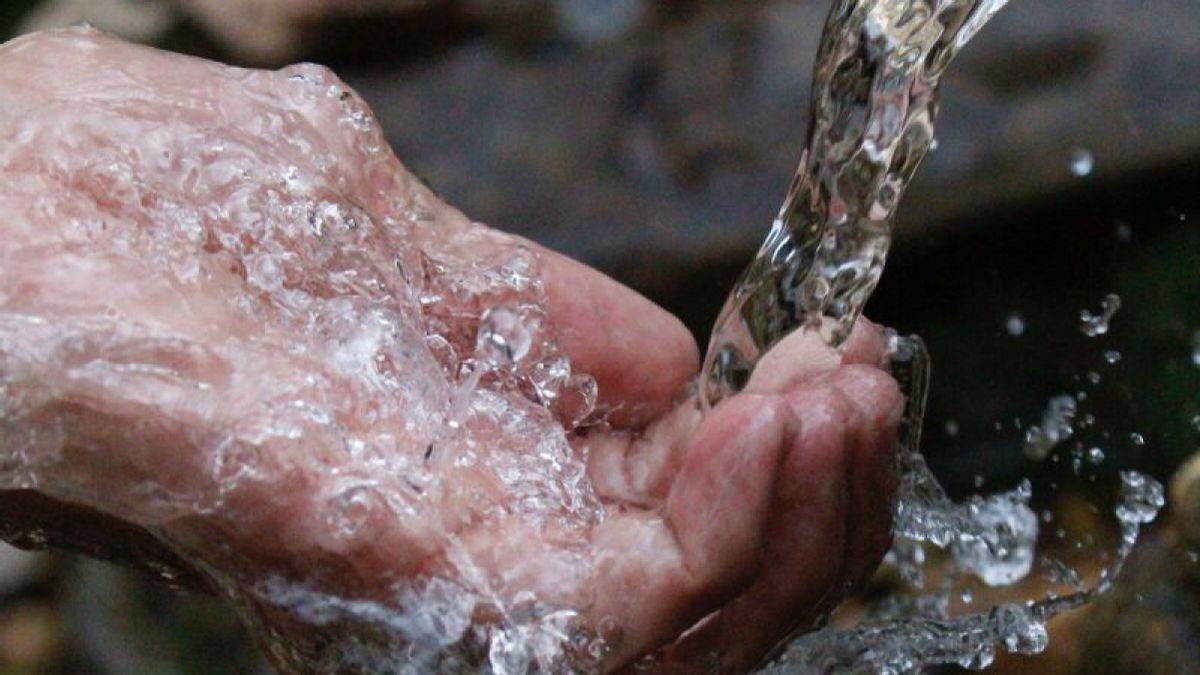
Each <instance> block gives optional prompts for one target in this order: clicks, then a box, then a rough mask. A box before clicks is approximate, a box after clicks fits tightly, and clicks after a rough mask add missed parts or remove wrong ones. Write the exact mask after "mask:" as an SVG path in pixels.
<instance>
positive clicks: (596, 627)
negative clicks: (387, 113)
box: [0, 30, 903, 672]
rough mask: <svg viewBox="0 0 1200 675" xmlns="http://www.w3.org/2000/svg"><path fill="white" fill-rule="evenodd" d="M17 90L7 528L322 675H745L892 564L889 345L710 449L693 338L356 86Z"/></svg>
mask: <svg viewBox="0 0 1200 675" xmlns="http://www.w3.org/2000/svg"><path fill="white" fill-rule="evenodd" d="M0 64H2V65H3V68H0V136H2V137H3V139H4V143H3V144H2V145H0V173H2V174H3V183H0V228H3V237H0V412H3V416H2V418H0V486H2V487H4V488H5V489H6V490H7V492H5V493H4V497H3V498H0V519H2V520H4V521H5V522H4V524H3V528H0V529H3V530H4V531H6V532H8V533H10V534H13V533H17V532H18V531H19V530H22V529H24V530H26V531H28V530H29V529H31V528H35V529H40V534H41V535H44V536H45V537H47V538H48V541H50V542H52V543H61V544H66V545H71V544H73V543H75V544H79V543H81V542H82V540H83V539H86V538H87V535H86V534H84V533H83V532H81V531H80V529H78V528H75V529H72V527H71V524H70V523H71V522H80V519H82V518H85V515H84V514H85V513H90V514H95V517H96V518H97V519H98V520H97V521H96V522H102V523H104V524H105V527H106V528H111V531H112V532H118V531H119V532H120V533H122V534H121V538H115V537H114V538H113V539H112V541H110V542H108V545H110V546H111V547H112V548H113V549H119V548H121V547H122V546H124V547H127V550H126V551H125V552H124V557H127V558H128V557H132V558H136V559H138V560H137V562H141V563H143V564H147V565H150V566H152V567H154V566H158V568H160V569H161V568H162V567H161V566H162V565H164V564H166V565H168V567H170V568H171V573H172V574H176V573H179V572H180V569H179V568H183V571H185V572H186V573H188V574H194V575H197V576H198V577H199V578H203V579H205V580H207V582H208V585H209V586H210V587H211V588H212V589H213V590H215V591H217V592H219V593H221V594H223V595H225V596H226V597H227V598H229V599H230V600H231V601H233V602H235V604H237V605H238V606H239V607H240V608H241V609H242V610H243V611H244V612H245V613H246V614H247V616H248V617H249V618H250V619H251V620H252V621H253V622H254V623H255V625H256V627H257V629H258V630H256V635H257V636H258V638H259V639H260V640H261V641H262V642H263V643H264V646H265V647H266V648H267V650H268V653H269V654H270V656H271V658H272V660H273V661H274V662H275V663H276V664H277V665H278V666H280V667H281V668H283V669H285V670H290V671H295V672H306V671H307V672H342V671H345V672H361V671H368V672H369V671H370V670H372V669H375V670H378V669H380V668H381V667H382V666H383V664H391V665H392V666H393V667H395V668H396V669H399V670H400V671H401V672H409V671H410V670H411V672H429V671H435V670H439V669H441V670H449V669H452V668H455V667H461V666H462V664H464V663H467V664H470V663H473V662H475V661H480V662H490V663H491V665H492V668H493V669H494V670H496V671H497V672H504V671H505V669H507V672H519V671H521V670H522V669H524V668H528V667H532V665H533V664H538V665H539V667H541V668H542V670H543V671H546V670H551V669H553V668H562V667H565V666H564V665H563V664H564V663H567V662H570V664H571V666H572V667H595V668H596V669H599V670H603V671H612V670H617V669H620V668H623V667H626V666H629V665H630V664H633V663H635V662H638V661H639V660H643V661H642V662H643V663H644V664H646V665H647V667H648V668H649V669H650V670H653V671H655V672H704V671H709V670H718V671H720V672H740V671H744V670H746V669H747V668H749V667H752V666H753V665H754V664H755V663H756V662H757V661H758V660H759V659H760V658H761V657H762V656H763V654H764V653H766V652H767V651H768V650H769V649H770V648H771V647H772V646H773V645H774V644H775V643H776V642H777V641H778V640H779V639H781V638H782V637H784V636H785V635H786V634H787V633H788V632H789V631H791V630H792V629H793V628H795V627H797V626H802V625H804V624H805V623H806V622H808V623H811V622H812V621H814V620H815V619H816V618H818V617H819V616H820V615H821V614H822V613H823V612H826V611H828V610H829V609H831V608H832V606H833V605H834V604H836V602H837V601H838V600H839V599H840V598H841V597H843V596H844V594H845V593H846V592H847V591H848V589H850V588H852V587H853V586H854V585H855V584H857V583H860V582H862V581H863V580H864V579H865V578H866V577H867V576H868V575H869V574H870V573H871V571H872V570H873V568H874V566H875V564H876V563H877V562H878V560H879V558H880V557H881V556H882V553H883V551H884V550H885V549H886V546H887V543H888V541H889V538H890V533H889V526H890V516H891V498H892V492H893V487H894V486H893V483H894V476H893V475H892V470H893V460H892V456H891V452H890V451H891V447H892V444H893V442H894V438H895V432H896V426H897V423H898V419H899V416H900V412H901V408H902V403H903V402H902V398H901V396H900V394H899V392H898V391H897V388H896V385H895V383H894V382H893V381H892V380H891V378H890V377H888V376H887V375H886V374H885V373H883V372H882V371H881V370H880V369H879V365H880V364H881V363H882V360H883V354H882V352H883V345H882V340H881V337H880V335H879V332H878V331H877V330H876V329H875V328H874V327H872V326H870V325H869V324H867V323H866V322H861V323H860V327H859V328H858V329H857V331H856V333H855V334H854V336H853V337H852V338H851V340H850V343H849V344H848V346H847V347H846V348H844V349H843V351H841V352H834V351H832V350H830V349H828V348H825V347H824V346H822V345H820V344H818V343H816V342H815V341H814V340H813V339H812V338H811V337H809V336H805V335H797V336H793V337H792V338H789V339H788V340H786V341H785V342H784V343H783V344H781V345H780V346H779V347H778V348H776V349H775V350H774V351H772V352H771V353H770V354H769V355H768V356H767V357H766V358H765V359H764V362H763V364H762V366H761V367H760V368H759V370H758V371H757V372H756V375H755V377H754V378H753V379H752V381H751V383H750V385H749V386H748V388H747V391H746V392H744V393H742V394H739V395H737V396H734V397H731V398H730V399H728V400H726V401H724V402H723V403H722V404H721V405H719V406H718V407H717V408H716V409H714V410H713V411H712V412H710V413H709V414H707V415H702V414H701V412H700V411H699V409H698V407H697V405H696V404H695V401H694V400H693V399H692V398H688V397H687V396H686V395H683V394H684V392H685V391H686V388H687V385H688V383H689V382H690V381H691V380H692V379H693V378H694V377H695V374H696V370H697V367H698V366H697V350H696V347H695V345H694V343H693V342H692V340H691V338H690V336H689V335H688V333H687V331H686V330H685V329H684V328H683V327H682V326H681V325H680V324H679V323H678V322H677V321H676V320H675V319H674V318H672V317H671V316H669V315H668V314H666V313H665V312H663V311H662V310H661V309H658V308H657V307H655V306H654V305H652V304H651V303H650V302H648V301H647V300H645V299H644V298H641V297H640V296H638V295H637V294H635V293H633V292H632V291H630V290H628V289H626V288H624V287H622V286H620V285H618V284H617V283H616V282H613V281H611V280H609V279H608V278H606V277H604V276H602V275H600V274H599V273H597V272H595V271H593V270H590V269H589V268H587V267H585V266H582V265H580V264H578V263H576V262H573V261H571V260H569V259H566V258H564V257H562V256H559V255H557V254H554V253H552V252H550V251H547V250H545V249H542V248H540V247H538V246H537V245H535V244H532V243H530V242H527V241H523V240H521V239H519V238H517V237H513V236H510V235H505V234H502V233H500V232H497V231H494V230H491V229H488V228H486V227H484V226H482V225H479V224H476V223H472V222H470V221H469V220H468V219H467V218H465V217H464V216H463V215H462V214H460V213H459V212H457V211H455V210H453V209H452V208H450V207H448V206H446V205H445V204H444V203H442V202H441V201H440V200H439V199H438V198H437V197H436V196H434V195H433V194H432V193H431V192H430V191H429V190H428V189H427V188H425V187H424V186H423V185H421V184H420V182H419V181H417V180H415V179H414V178H413V177H412V176H411V174H409V173H408V172H407V171H405V170H404V169H403V167H401V166H400V164H399V162H398V161H397V160H396V158H395V157H394V156H393V155H392V154H391V152H390V151H389V150H388V148H387V146H386V143H385V141H384V139H383V138H382V135H381V133H380V131H379V129H378V127H377V126H376V125H375V124H374V122H373V119H372V118H371V116H370V114H369V112H368V111H367V110H366V108H365V106H363V104H362V103H361V102H360V101H359V100H358V99H357V98H356V97H355V96H354V95H353V94H352V93H351V92H349V91H348V90H347V89H346V88H345V86H344V85H342V84H341V83H340V82H339V81H338V80H337V79H336V78H335V77H333V76H332V74H330V73H329V72H328V71H325V70H324V69H321V68H318V67H315V66H298V67H293V68H289V69H285V70H283V71H279V72H263V71H247V70H239V69H233V68H227V67H225V66H221V65H219V64H213V63H209V62H204V61H199V60H195V59H189V58H185V57H180V56H176V55H171V54H166V53H162V52H157V51H154V50H150V49H146V48H140V47H134V46H131V45H127V44H125V43H122V42H120V41H118V40H115V39H112V38H108V37H105V36H103V35H100V34H97V33H95V32H91V31H85V30H74V31H66V32H58V33H49V34H41V35H36V36H31V37H27V38H22V39H20V40H17V41H14V42H11V43H9V44H7V45H5V46H3V47H0ZM568 360H569V366H568V365H567V362H568ZM583 373H586V374H587V376H585V375H582V374H583ZM597 392H598V398H596V394H597ZM31 499H32V500H33V501H30V500H31ZM6 500H7V501H6ZM30 503H37V504H39V505H41V506H44V507H46V509H47V510H45V511H43V512H40V513H30V512H21V511H19V510H18V509H17V508H15V507H14V506H13V505H20V504H30ZM4 504H7V505H8V507H7V508H5V507H4ZM62 514H69V516H66V517H64V516H63V515H62ZM39 524H40V525H39ZM64 532H65V534H64ZM35 539H39V540H40V538H30V537H28V536H26V537H25V538H24V541H25V542H26V543H30V542H33V543H36V541H35ZM143 540H148V541H149V542H150V543H145V541H143ZM83 547H84V548H85V549H87V550H88V551H89V552H91V553H95V554H100V555H115V556H121V555H122V551H119V550H104V549H105V547H106V544H105V542H103V541H95V540H92V539H89V540H88V541H87V542H83ZM160 556H161V559H158V560H145V558H148V557H160ZM164 560H165V561H166V562H164ZM697 624H699V625H697ZM693 627H694V628H695V629H694V630H689V629H692V628H693ZM685 632H686V635H685ZM681 636H682V637H681ZM597 638H598V639H597ZM399 659H404V660H406V661H404V663H405V665H403V667H401V666H400V665H397V664H398V663H400V661H398V660H399ZM564 659H565V661H564ZM473 660H474V661H473ZM405 668H407V669H408V670H405Z"/></svg>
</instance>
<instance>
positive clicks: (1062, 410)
mask: <svg viewBox="0 0 1200 675" xmlns="http://www.w3.org/2000/svg"><path fill="white" fill-rule="evenodd" d="M1075 410H1076V403H1075V399H1074V398H1073V397H1072V396H1070V395H1068V394H1061V395H1059V396H1055V397H1054V398H1052V399H1050V402H1049V403H1048V404H1047V406H1046V412H1044V413H1043V414H1042V423H1041V425H1040V426H1038V425H1035V426H1031V427H1029V428H1028V429H1027V430H1026V431H1025V456H1027V457H1029V458H1030V459H1032V460H1035V461H1040V460H1043V459H1045V458H1046V456H1047V455H1049V454H1050V451H1051V450H1053V449H1054V448H1055V447H1056V446H1057V445H1058V444H1059V443H1061V442H1063V441H1065V440H1067V439H1068V438H1070V437H1071V435H1072V434H1073V433H1074V432H1075V430H1074V429H1073V428H1072V427H1071V422H1072V420H1074V419H1075Z"/></svg>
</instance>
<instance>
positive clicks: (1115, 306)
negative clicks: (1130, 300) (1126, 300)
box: [1079, 293, 1121, 337]
mask: <svg viewBox="0 0 1200 675" xmlns="http://www.w3.org/2000/svg"><path fill="white" fill-rule="evenodd" d="M1119 309H1121V296H1119V295H1117V294H1116V293H1109V294H1108V295H1106V296H1104V299H1103V300H1101V301H1100V313H1099V314H1092V313H1091V312H1089V311H1088V310H1086V309H1085V310H1081V311H1080V312H1079V321H1080V323H1082V325H1081V326H1080V330H1082V331H1083V334H1084V335H1086V336H1088V337H1096V336H1097V335H1104V334H1106V333H1108V324H1109V322H1110V321H1112V318H1113V316H1114V315H1115V314H1116V313H1117V310H1119Z"/></svg>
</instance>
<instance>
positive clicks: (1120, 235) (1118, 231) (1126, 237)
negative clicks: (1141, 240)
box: [1113, 222, 1133, 243]
mask: <svg viewBox="0 0 1200 675" xmlns="http://www.w3.org/2000/svg"><path fill="white" fill-rule="evenodd" d="M1113 234H1114V235H1115V236H1116V237H1117V241H1119V242H1121V243H1128V242H1130V241H1132V240H1133V228H1132V227H1130V226H1129V224H1128V223H1122V222H1118V223H1117V225H1116V227H1114V228H1113Z"/></svg>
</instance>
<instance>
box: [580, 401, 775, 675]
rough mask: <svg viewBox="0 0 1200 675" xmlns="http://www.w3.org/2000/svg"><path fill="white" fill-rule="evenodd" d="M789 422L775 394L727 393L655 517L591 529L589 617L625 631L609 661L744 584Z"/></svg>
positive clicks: (695, 616)
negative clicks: (593, 594)
mask: <svg viewBox="0 0 1200 675" xmlns="http://www.w3.org/2000/svg"><path fill="white" fill-rule="evenodd" d="M795 425H796V421H795V418H794V416H793V415H792V413H791V411H790V409H789V408H788V406H787V404H786V402H784V401H783V400H782V399H781V398H779V397H763V396H750V395H744V396H738V397H735V398H732V399H730V400H728V401H726V402H725V403H723V404H722V405H721V406H719V407H718V408H717V409H716V410H715V411H714V412H713V413H712V414H711V415H709V416H708V418H706V419H705V420H704V422H703V423H702V424H701V425H700V427H699V428H698V429H697V430H696V432H695V434H694V435H693V437H692V439H691V441H690V443H689V447H688V450H687V456H686V458H685V460H684V464H683V466H682V468H681V470H680V474H679V477H678V479H677V480H676V481H675V483H674V485H673V486H672V488H671V492H670V496H669V497H668V499H667V502H666V505H665V508H664V510H663V512H662V513H661V515H660V514H655V513H654V512H648V511H643V510H640V509H639V510H637V511H635V512H629V513H625V514H622V515H619V516H616V517H612V518H609V519H608V520H606V521H605V522H604V523H603V524H601V525H600V526H599V527H598V528H597V531H596V534H595V537H594V540H593V543H594V546H595V548H596V563H595V564H596V568H595V569H596V584H595V588H596V604H595V606H594V607H593V610H592V616H593V617H594V618H595V620H596V621H597V622H599V621H606V620H608V621H614V620H615V622H616V624H617V625H619V626H621V627H622V630H623V635H624V638H623V639H622V640H621V641H620V642H619V643H618V644H616V645H615V649H614V651H613V653H612V654H611V655H610V656H609V657H608V663H609V665H611V666H613V667H616V666H618V665H620V664H622V663H624V662H626V661H628V660H629V659H631V658H633V657H634V656H636V655H638V654H642V653H645V652H646V651H648V650H650V649H653V648H655V647H656V646H658V645H660V644H662V643H664V642H666V641H667V640H670V639H672V638H673V637H674V636H676V635H679V633H680V632H682V631H683V630H684V629H686V628H687V627H688V626H690V625H692V624H694V623H695V622H696V621H698V620H699V619H700V618H701V617H702V616H704V615H705V614H707V613H709V612H711V611H712V610H713V609H715V608H716V607H719V606H720V605H721V604H722V603H723V602H724V601H726V600H728V599H729V598H730V597H732V596H734V595H735V594H736V593H738V592H740V591H741V590H742V589H744V588H745V586H746V584H747V583H748V582H749V581H750V579H751V578H752V576H753V574H754V573H755V572H756V571H757V569H758V564H759V562H760V554H761V551H762V544H763V541H764V540H763V537H764V534H765V526H766V523H767V521H768V516H769V505H770V502H771V494H772V492H773V489H774V485H775V477H776V475H777V474H778V471H779V467H780V462H781V460H782V457H783V454H784V446H785V444H786V443H787V441H788V439H789V438H790V437H792V436H794V435H795Z"/></svg>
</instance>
